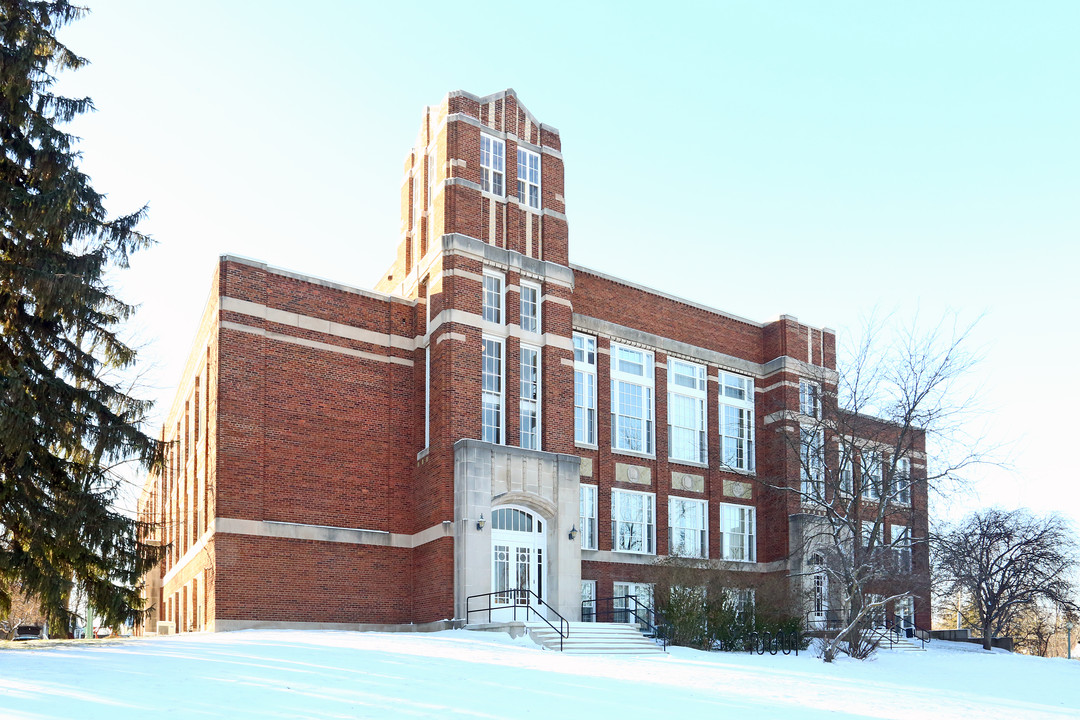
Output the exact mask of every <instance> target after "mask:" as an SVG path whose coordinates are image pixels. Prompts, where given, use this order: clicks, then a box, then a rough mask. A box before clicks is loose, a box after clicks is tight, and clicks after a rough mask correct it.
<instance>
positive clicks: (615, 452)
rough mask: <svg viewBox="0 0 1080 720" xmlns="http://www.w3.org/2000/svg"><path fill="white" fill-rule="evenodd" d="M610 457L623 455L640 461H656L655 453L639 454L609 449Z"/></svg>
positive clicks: (631, 451) (619, 449)
mask: <svg viewBox="0 0 1080 720" xmlns="http://www.w3.org/2000/svg"><path fill="white" fill-rule="evenodd" d="M611 454H612V455H625V456H626V457H632V458H639V459H641V460H656V453H652V454H649V453H640V452H634V451H633V450H623V449H621V448H611Z"/></svg>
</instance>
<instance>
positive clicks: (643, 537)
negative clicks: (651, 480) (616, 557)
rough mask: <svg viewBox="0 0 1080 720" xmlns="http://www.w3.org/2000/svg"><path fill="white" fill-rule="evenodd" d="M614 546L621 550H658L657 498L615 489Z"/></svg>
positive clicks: (649, 553)
mask: <svg viewBox="0 0 1080 720" xmlns="http://www.w3.org/2000/svg"><path fill="white" fill-rule="evenodd" d="M611 545H612V550H615V551H617V552H629V553H640V554H643V555H645V554H647V555H652V554H655V553H656V497H655V496H654V495H652V494H651V493H641V492H633V491H631V490H612V491H611Z"/></svg>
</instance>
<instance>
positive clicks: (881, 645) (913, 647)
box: [878, 628, 926, 652]
mask: <svg viewBox="0 0 1080 720" xmlns="http://www.w3.org/2000/svg"><path fill="white" fill-rule="evenodd" d="M879 632H880V634H881V637H880V639H879V640H878V650H899V651H901V652H926V648H924V647H923V644H922V643H921V642H920V641H919V640H916V639H913V638H908V637H904V636H903V635H901V636H899V637H897V635H896V634H894V633H892V632H890V631H889V630H886V629H884V628H881V629H880V630H879ZM890 641H891V643H890Z"/></svg>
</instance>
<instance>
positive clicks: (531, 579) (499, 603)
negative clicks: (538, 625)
mask: <svg viewBox="0 0 1080 720" xmlns="http://www.w3.org/2000/svg"><path fill="white" fill-rule="evenodd" d="M546 554H547V533H546V532H545V523H544V520H543V518H541V517H540V516H539V515H536V514H535V513H533V512H531V511H529V510H525V509H523V508H517V507H511V506H507V507H500V508H495V509H494V510H492V512H491V592H493V593H496V594H495V595H494V596H493V598H492V608H495V609H496V610H495V612H493V613H492V620H496V621H500V620H501V621H507V620H513V619H514V618H515V608H514V605H524V604H526V603H527V604H529V605H530V606H532V607H533V608H534V609H536V610H537V611H540V609H541V606H540V603H539V601H538V600H537V598H538V597H539V598H542V599H544V600H546V599H547V596H546V594H545V593H546V588H545V584H546V583H545V582H544V573H545V572H547V565H546V564H545V563H546V561H547V558H546V557H545V556H546ZM528 614H529V613H528V611H527V610H526V609H525V608H523V607H518V608H516V618H517V619H518V620H526V619H527V618H526V615H528Z"/></svg>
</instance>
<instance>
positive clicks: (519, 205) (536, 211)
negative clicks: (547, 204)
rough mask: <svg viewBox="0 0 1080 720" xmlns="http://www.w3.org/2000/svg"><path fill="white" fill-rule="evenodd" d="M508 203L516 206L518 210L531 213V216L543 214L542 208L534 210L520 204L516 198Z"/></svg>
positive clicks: (524, 204) (529, 206) (531, 207)
mask: <svg viewBox="0 0 1080 720" xmlns="http://www.w3.org/2000/svg"><path fill="white" fill-rule="evenodd" d="M510 202H512V203H514V204H515V205H517V206H518V208H520V209H521V210H524V211H525V212H531V213H532V214H533V215H543V214H544V208H542V207H538V208H534V207H533V206H532V205H529V204H527V203H523V202H521V201H520V200H518V199H517V198H516V197H515V198H513V199H512V200H511V201H510Z"/></svg>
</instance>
